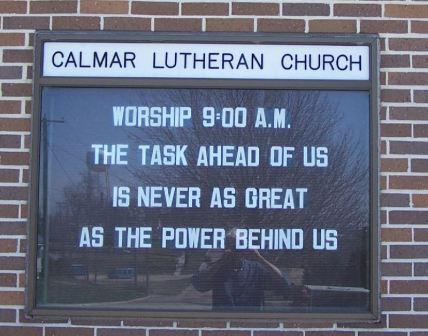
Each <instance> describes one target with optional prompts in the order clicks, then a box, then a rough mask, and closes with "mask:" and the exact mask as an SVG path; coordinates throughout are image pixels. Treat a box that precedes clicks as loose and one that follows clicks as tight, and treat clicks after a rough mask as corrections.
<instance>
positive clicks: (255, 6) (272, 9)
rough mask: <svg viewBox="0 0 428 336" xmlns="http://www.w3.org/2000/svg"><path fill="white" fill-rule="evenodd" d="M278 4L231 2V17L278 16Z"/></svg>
mask: <svg viewBox="0 0 428 336" xmlns="http://www.w3.org/2000/svg"><path fill="white" fill-rule="evenodd" d="M278 14H279V4H277V3H272V2H232V15H256V16H262V15H278Z"/></svg>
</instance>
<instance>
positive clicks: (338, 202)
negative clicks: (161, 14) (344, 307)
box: [50, 89, 369, 286]
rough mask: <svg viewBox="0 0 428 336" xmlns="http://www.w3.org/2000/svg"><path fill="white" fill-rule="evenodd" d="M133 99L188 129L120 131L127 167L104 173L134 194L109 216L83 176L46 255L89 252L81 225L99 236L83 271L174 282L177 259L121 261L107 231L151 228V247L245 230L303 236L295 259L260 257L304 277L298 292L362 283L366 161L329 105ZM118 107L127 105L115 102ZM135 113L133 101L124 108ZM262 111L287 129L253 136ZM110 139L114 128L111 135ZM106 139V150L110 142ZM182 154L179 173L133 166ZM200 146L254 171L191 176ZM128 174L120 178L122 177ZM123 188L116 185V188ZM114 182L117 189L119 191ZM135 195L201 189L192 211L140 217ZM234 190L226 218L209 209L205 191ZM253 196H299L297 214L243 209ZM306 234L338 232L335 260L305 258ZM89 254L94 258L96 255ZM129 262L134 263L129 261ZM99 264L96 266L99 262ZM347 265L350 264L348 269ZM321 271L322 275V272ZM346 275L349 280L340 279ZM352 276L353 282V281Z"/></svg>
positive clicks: (255, 93)
mask: <svg viewBox="0 0 428 336" xmlns="http://www.w3.org/2000/svg"><path fill="white" fill-rule="evenodd" d="M144 93H145V94H144V95H142V96H141V97H140V98H138V99H139V100H140V101H138V99H136V100H135V104H139V105H142V106H191V108H192V123H191V125H188V126H187V127H184V128H151V127H143V128H125V127H124V128H121V129H119V131H123V132H126V133H127V135H128V138H129V144H130V147H132V148H133V149H135V153H134V156H133V157H134V158H135V159H134V160H132V161H130V163H129V165H128V166H126V167H125V166H121V167H114V166H111V167H110V168H109V169H111V172H112V176H113V173H115V174H116V175H120V180H119V179H116V180H117V181H115V180H114V179H113V178H112V181H110V184H111V186H114V185H115V183H116V184H117V183H119V184H120V185H128V186H131V187H132V188H133V197H132V204H131V207H129V208H112V207H111V200H108V199H106V197H105V195H106V194H107V193H108V190H107V188H106V185H104V184H103V177H104V176H103V173H102V172H96V171H95V172H94V171H90V168H89V167H86V168H87V171H86V172H85V173H83V174H82V177H81V179H80V181H79V182H78V183H75V184H71V185H69V186H67V187H66V188H64V193H63V195H64V196H63V200H62V202H61V204H58V206H57V207H56V210H57V211H55V213H53V214H51V216H50V220H51V222H52V223H53V224H54V225H52V226H51V227H52V231H51V241H54V242H56V244H54V245H52V246H51V247H52V249H55V246H56V249H57V251H63V250H66V251H67V252H66V253H65V254H69V256H70V257H71V258H74V257H73V256H76V255H80V256H81V257H82V258H84V257H85V256H87V255H88V250H84V249H78V248H76V243H77V241H76V240H77V237H78V232H79V229H80V227H81V226H83V225H100V226H103V227H104V228H105V232H106V237H105V241H106V248H105V249H103V250H99V251H94V250H92V252H91V253H93V254H94V255H95V256H94V257H93V258H91V259H90V260H89V261H88V259H86V261H87V262H89V263H91V265H92V266H97V265H99V267H103V268H104V269H106V268H108V267H115V266H124V264H127V265H135V266H137V264H138V267H137V268H138V269H139V270H142V272H146V271H148V270H149V269H150V272H152V273H155V274H156V273H170V274H172V273H174V271H175V270H176V267H175V263H176V261H177V258H178V257H179V256H180V255H181V253H182V251H175V250H160V249H155V248H154V249H152V250H150V251H146V250H145V251H141V250H134V251H133V252H135V253H132V254H130V253H122V252H120V251H118V250H115V249H113V248H112V246H113V237H112V231H113V228H114V227H115V226H120V225H123V226H152V227H153V229H154V237H155V239H159V234H158V232H159V230H157V229H159V228H160V227H162V226H204V227H209V226H213V227H225V228H232V227H236V226H241V227H254V228H302V229H303V230H304V232H305V234H306V236H307V237H306V240H305V249H304V250H303V251H281V252H274V251H271V252H269V253H266V257H267V258H269V259H270V260H272V261H274V262H275V264H277V265H278V266H280V267H298V268H304V269H305V270H306V276H305V277H306V282H307V283H320V284H326V285H353V286H361V285H363V284H365V282H364V281H365V279H360V277H362V275H361V274H365V273H366V269H365V267H366V257H367V256H366V255H365V248H366V246H365V245H364V244H365V242H366V236H365V232H366V230H367V226H368V210H369V207H368V196H369V195H368V182H367V181H368V174H369V172H368V158H367V149H366V148H363V147H364V146H362V145H361V143H359V142H358V139H354V136H353V135H352V133H351V132H347V130H346V129H345V127H346V126H345V125H346V123H344V116H343V115H342V114H341V113H340V112H339V111H338V110H337V109H336V108H335V106H334V105H333V104H332V103H331V98H330V97H329V94H328V93H322V92H319V91H284V90H282V91H280V90H269V91H263V90H184V89H176V90H145V92H144ZM124 103H125V104H126V103H128V102H124ZM133 104H134V102H133ZM204 106H213V107H215V108H216V110H220V109H221V108H222V107H226V106H227V107H237V106H244V107H247V110H248V121H247V127H245V128H222V127H213V128H204V127H203V126H202V115H201V111H202V107H204ZM257 107H265V108H266V111H272V108H274V107H282V108H284V107H285V108H286V109H287V110H288V111H289V112H290V120H291V129H272V128H271V129H263V128H255V127H254V120H255V111H256V108H257ZM115 131H116V132H117V131H118V130H117V129H116V130H115ZM115 141H116V140H115V139H114V136H112V140H111V143H115ZM141 144H146V145H151V144H160V145H164V144H173V145H188V149H187V151H186V158H187V161H188V164H189V165H188V166H185V167H181V166H173V167H171V166H141V164H140V161H139V160H138V159H137V158H139V155H138V152H137V150H136V148H138V145H141ZM201 145H206V146H208V145H235V146H238V145H242V146H258V147H259V148H260V155H261V157H260V167H255V168H242V167H241V168H238V167H196V158H197V155H198V149H199V146H201ZM274 145H276V146H293V147H295V148H296V152H295V161H294V162H295V163H294V164H293V165H292V166H291V167H282V168H278V167H270V166H269V165H268V163H267V162H268V160H267V159H268V152H269V148H270V147H271V146H274ZM303 146H327V147H328V148H329V167H328V168H304V167H303V164H302V161H303V158H302V150H303ZM125 170H127V172H126V174H124V171H125ZM123 180H125V182H122V181H123ZM118 181H120V182H118ZM136 186H199V187H200V188H201V190H202V193H203V197H202V208H201V209H173V208H172V209H166V208H162V209H159V208H157V209H146V208H138V207H136V194H135V191H136ZM214 186H218V187H229V186H233V187H235V188H236V189H237V192H238V195H237V207H236V208H235V209H210V208H209V207H208V204H209V199H210V194H211V190H212V187H214ZM249 186H252V187H277V188H281V187H283V188H296V187H307V188H308V194H307V203H306V207H305V209H295V210H266V209H264V210H262V209H261V210H255V209H245V207H244V206H243V205H244V204H243V199H244V190H245V188H247V187H249ZM312 228H333V229H337V230H338V231H339V234H341V236H340V237H339V251H337V252H317V251H313V250H312V249H311V238H312V237H311V234H312ZM97 253H98V254H99V255H97ZM204 254H205V251H191V252H190V253H188V256H189V257H188V258H186V262H185V265H184V271H185V272H186V271H187V272H188V273H192V272H193V271H194V270H195V268H196V267H197V266H198V265H199V263H200V262H201V260H202V258H203V255H204ZM137 256H138V258H137ZM100 261H102V263H100ZM350 261H352V262H353V263H354V264H353V265H352V264H350V263H349V262H350ZM327 265H330V266H332V269H331V270H328V269H325V267H327ZM347 270H349V271H347ZM357 270H359V272H360V273H361V274H358V275H356V274H355V272H356V271H357Z"/></svg>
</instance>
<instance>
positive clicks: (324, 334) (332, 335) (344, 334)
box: [305, 330, 355, 336]
mask: <svg viewBox="0 0 428 336" xmlns="http://www.w3.org/2000/svg"><path fill="white" fill-rule="evenodd" d="M354 335H355V333H354V332H353V331H333V330H331V331H330V330H328V331H321V330H320V331H305V336H354Z"/></svg>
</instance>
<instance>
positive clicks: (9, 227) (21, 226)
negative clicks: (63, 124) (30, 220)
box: [0, 222, 27, 269]
mask: <svg viewBox="0 0 428 336" xmlns="http://www.w3.org/2000/svg"><path fill="white" fill-rule="evenodd" d="M26 230H27V227H26V225H25V222H0V234H2V235H23V234H26V232H27V231H26ZM3 269H5V268H3Z"/></svg>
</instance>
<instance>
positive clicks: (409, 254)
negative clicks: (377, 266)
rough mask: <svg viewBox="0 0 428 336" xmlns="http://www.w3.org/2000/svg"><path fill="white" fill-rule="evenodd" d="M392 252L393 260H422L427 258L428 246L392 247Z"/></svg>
mask: <svg viewBox="0 0 428 336" xmlns="http://www.w3.org/2000/svg"><path fill="white" fill-rule="evenodd" d="M425 216H426V214H425ZM390 252H391V258H393V259H421V258H426V256H427V254H428V245H402V246H400V245H392V246H390Z"/></svg>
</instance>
